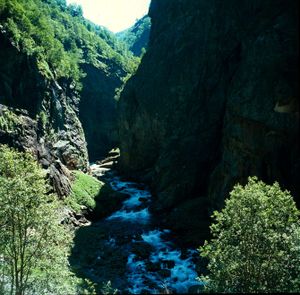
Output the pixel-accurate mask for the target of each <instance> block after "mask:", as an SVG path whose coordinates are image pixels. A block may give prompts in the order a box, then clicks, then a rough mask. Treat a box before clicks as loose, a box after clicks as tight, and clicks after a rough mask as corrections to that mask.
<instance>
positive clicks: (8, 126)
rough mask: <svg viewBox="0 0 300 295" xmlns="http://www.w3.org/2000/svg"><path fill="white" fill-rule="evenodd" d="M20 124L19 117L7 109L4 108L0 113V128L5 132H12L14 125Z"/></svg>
mask: <svg viewBox="0 0 300 295" xmlns="http://www.w3.org/2000/svg"><path fill="white" fill-rule="evenodd" d="M20 124H21V119H20V118H19V117H18V116H17V115H16V114H14V113H13V112H11V111H10V110H9V109H4V110H2V111H1V114H0V130H3V131H5V132H13V131H15V129H16V126H18V125H20Z"/></svg>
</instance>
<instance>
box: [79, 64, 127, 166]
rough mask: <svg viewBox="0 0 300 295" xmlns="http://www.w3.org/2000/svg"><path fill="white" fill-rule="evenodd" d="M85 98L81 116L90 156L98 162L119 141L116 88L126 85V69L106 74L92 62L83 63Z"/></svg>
mask: <svg viewBox="0 0 300 295" xmlns="http://www.w3.org/2000/svg"><path fill="white" fill-rule="evenodd" d="M82 69H83V71H84V72H85V73H86V77H85V78H84V79H83V89H82V99H81V101H80V107H79V109H80V111H79V117H80V121H81V122H82V125H83V128H84V132H85V137H86V140H87V143H88V152H89V158H90V160H91V161H96V160H98V159H101V158H103V157H104V156H105V155H106V154H107V152H108V151H110V150H111V149H112V148H113V147H115V146H116V142H117V108H116V103H117V102H116V100H115V99H114V95H115V90H116V89H117V88H119V87H121V85H122V84H123V81H122V77H124V76H125V75H126V72H125V71H123V70H122V68H121V67H119V68H116V66H115V68H114V70H112V71H111V73H109V74H108V73H105V72H104V71H101V70H99V69H97V68H95V67H94V66H93V65H90V64H84V65H83V66H82Z"/></svg>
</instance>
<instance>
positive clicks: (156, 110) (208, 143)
mask: <svg viewBox="0 0 300 295" xmlns="http://www.w3.org/2000/svg"><path fill="white" fill-rule="evenodd" d="M149 15H150V17H151V19H152V27H151V34H150V41H149V46H148V51H147V53H146V54H145V56H144V57H143V59H142V63H141V65H140V67H139V69H138V71H137V73H136V75H135V76H133V77H132V78H131V79H130V80H129V81H128V83H127V85H126V87H125V89H124V92H123V94H122V96H121V99H120V103H119V113H120V121H119V131H120V139H121V160H120V169H121V170H122V171H123V173H127V174H128V175H130V176H135V177H141V176H142V177H141V178H142V179H143V180H144V181H146V182H148V183H149V184H150V185H151V188H152V190H153V191H154V193H155V195H156V204H155V207H154V209H155V210H157V211H158V212H163V211H164V212H166V211H167V212H168V214H166V215H165V221H166V222H167V223H168V224H169V225H170V226H172V227H173V228H175V229H177V230H179V231H182V233H183V236H184V238H185V239H186V240H190V241H193V242H197V243H199V239H201V238H203V237H205V236H206V235H207V227H208V220H209V218H208V216H209V215H210V213H211V210H212V209H214V208H217V207H220V206H222V204H223V200H224V198H225V197H226V196H227V194H228V192H229V190H231V188H232V186H233V184H235V183H236V182H238V181H239V182H242V183H243V182H244V181H245V180H246V178H247V177H248V176H250V175H257V176H258V177H259V178H261V179H263V180H264V181H266V182H273V181H275V180H276V181H278V182H279V183H280V184H281V185H282V186H283V187H284V188H287V189H289V190H291V192H292V194H293V195H294V196H295V197H296V198H297V200H298V204H299V197H300V189H299V184H298V179H299V176H300V171H299V169H300V159H299V140H298V137H297V133H298V131H299V92H298V86H297V81H298V79H297V78H298V74H299V72H298V49H299V48H298V25H297V22H298V1H294V0H288V1H286V0H285V1H282V0H275V1H273V0H272V1H269V0H264V1H255V0H254V1H238V0H229V1H219V0H212V1H205V0H199V1H185V0H165V1H158V0H153V1H152V3H151V7H150V11H149ZM162 216H163V215H162Z"/></svg>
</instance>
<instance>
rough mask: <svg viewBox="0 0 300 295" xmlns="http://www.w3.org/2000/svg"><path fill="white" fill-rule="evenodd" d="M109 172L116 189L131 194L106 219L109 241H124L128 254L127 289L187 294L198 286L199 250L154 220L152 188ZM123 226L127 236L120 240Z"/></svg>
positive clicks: (108, 242) (113, 243)
mask: <svg viewBox="0 0 300 295" xmlns="http://www.w3.org/2000/svg"><path fill="white" fill-rule="evenodd" d="M107 175H108V176H106V177H105V180H106V183H109V185H110V186H111V187H112V189H113V190H115V191H118V192H121V193H124V194H127V195H128V196H129V197H128V198H127V199H126V200H125V201H124V202H123V204H122V208H121V209H120V210H118V211H116V212H114V213H113V214H111V215H110V216H109V217H107V218H106V220H105V224H106V227H108V228H110V234H109V239H108V240H107V244H108V245H110V247H111V248H114V247H115V248H116V247H118V245H120V243H121V247H123V249H126V250H122V252H124V251H125V252H126V256H127V261H126V281H127V284H126V285H127V287H126V290H125V291H126V292H129V293H132V294H140V293H160V292H164V293H168V292H172V293H187V292H188V291H189V288H190V287H191V286H195V285H199V282H198V281H197V279H196V278H197V276H198V274H197V272H196V266H195V261H196V260H197V257H198V255H199V254H198V252H197V251H196V250H195V249H181V248H180V247H179V246H178V245H176V244H175V242H174V234H173V233H172V232H171V231H170V230H169V229H166V228H160V227H159V226H158V225H157V224H158V223H157V222H154V220H153V217H152V215H151V213H150V211H149V206H150V204H151V194H150V192H149V190H147V189H146V187H145V186H144V185H141V184H138V183H134V182H131V181H125V180H123V179H122V178H121V177H118V176H114V175H113V174H111V173H107ZM110 223H111V226H110ZM116 224H117V226H116ZM120 229H122V231H123V234H124V236H126V239H124V237H122V241H121V242H120ZM124 244H128V245H124Z"/></svg>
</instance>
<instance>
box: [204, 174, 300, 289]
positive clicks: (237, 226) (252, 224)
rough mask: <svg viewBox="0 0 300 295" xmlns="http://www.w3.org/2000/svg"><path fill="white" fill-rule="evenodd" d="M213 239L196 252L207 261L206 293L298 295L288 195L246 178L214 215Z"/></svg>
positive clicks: (297, 230) (299, 232)
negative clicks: (277, 294)
mask: <svg viewBox="0 0 300 295" xmlns="http://www.w3.org/2000/svg"><path fill="white" fill-rule="evenodd" d="M213 217H214V219H215V222H214V223H213V224H212V225H211V227H210V229H211V233H212V239H211V241H210V242H207V241H205V243H204V246H202V247H200V253H201V256H202V257H205V258H208V260H209V264H208V271H209V275H208V276H207V277H203V276H202V277H201V278H200V279H201V280H202V281H204V282H205V283H206V290H209V291H213V292H299V291H300V224H299V211H298V210H297V208H296V205H295V202H294V201H293V198H292V196H291V195H290V193H289V192H288V191H282V190H281V189H280V187H279V184H278V183H274V184H273V185H272V186H271V185H267V184H265V183H263V182H262V181H258V180H257V178H255V177H253V178H249V182H248V184H247V185H245V186H244V187H243V186H241V185H236V186H235V187H234V188H233V190H232V192H231V193H230V198H229V199H227V200H226V202H225V207H224V209H223V210H222V211H221V212H214V214H213Z"/></svg>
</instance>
